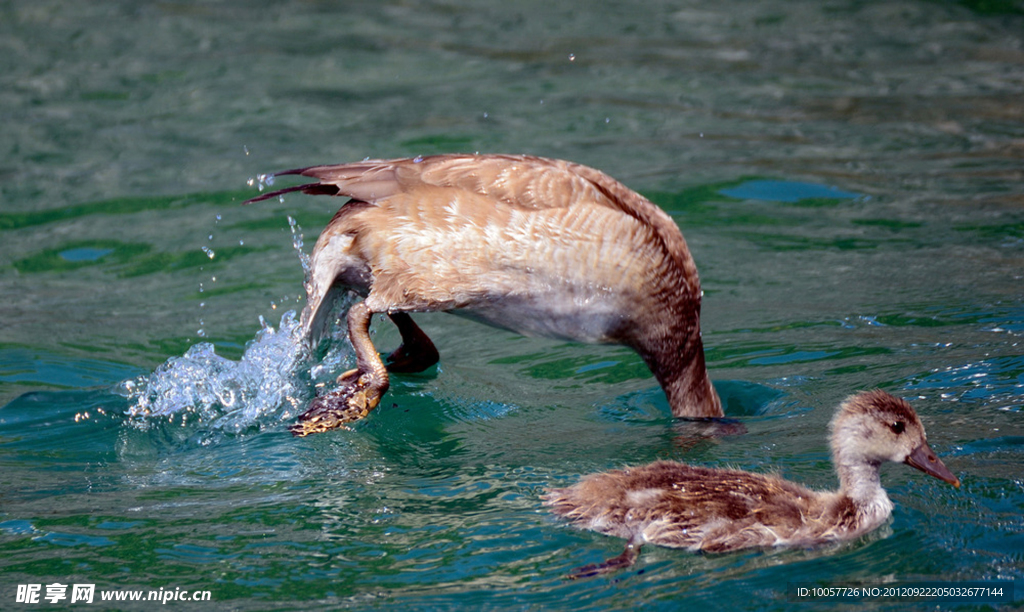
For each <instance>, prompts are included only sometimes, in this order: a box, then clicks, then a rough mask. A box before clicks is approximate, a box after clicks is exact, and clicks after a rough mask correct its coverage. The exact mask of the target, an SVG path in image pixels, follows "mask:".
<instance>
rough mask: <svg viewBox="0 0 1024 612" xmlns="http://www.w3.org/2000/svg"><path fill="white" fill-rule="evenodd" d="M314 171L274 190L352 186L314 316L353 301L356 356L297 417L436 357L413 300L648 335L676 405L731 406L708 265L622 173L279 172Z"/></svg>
mask: <svg viewBox="0 0 1024 612" xmlns="http://www.w3.org/2000/svg"><path fill="white" fill-rule="evenodd" d="M281 175H300V176H304V177H309V178H313V179H315V180H316V182H311V183H306V184H302V185H296V186H292V187H287V188H284V189H279V190H276V191H272V192H269V193H264V194H262V195H260V196H258V197H255V198H252V199H251V200H248V201H247V202H246V203H247V204H248V203H251V202H257V201H260V200H266V199H268V198H273V197H278V196H280V195H282V194H285V193H289V192H302V193H306V194H311V195H331V196H341V197H345V198H348V201H347V202H346V203H345V204H343V205H342V206H341V208H340V209H339V210H338V212H337V214H335V215H334V218H333V219H331V221H330V222H329V223H328V225H327V227H326V228H324V230H323V232H321V234H320V237H319V238H318V239H317V241H316V245H315V246H314V247H313V251H312V253H311V255H310V262H311V273H310V277H309V279H308V280H307V282H306V305H305V308H304V309H303V312H302V316H301V319H302V324H303V329H304V332H305V335H306V337H307V338H308V339H309V341H310V342H311V343H316V342H317V340H318V339H319V338H320V337H321V336H322V334H323V333H324V331H325V330H326V329H327V326H329V325H330V324H332V323H333V322H332V321H331V317H330V312H331V308H332V305H333V304H334V302H335V301H336V300H337V299H338V298H339V297H341V296H342V295H344V294H345V293H346V292H348V291H353V292H355V293H356V294H358V295H359V296H361V297H362V298H363V300H362V301H361V302H357V303H355V304H354V305H353V306H352V307H351V308H350V309H349V311H348V314H347V325H348V333H349V339H350V340H351V342H352V345H353V347H354V349H355V356H356V366H357V367H356V368H355V369H354V370H351V371H349V372H346V373H344V374H342V375H341V376H339V377H338V379H337V385H338V386H337V388H336V389H334V390H331V391H329V392H327V393H325V394H323V395H320V396H319V397H317V398H315V399H314V400H313V401H312V402H311V405H310V407H309V409H308V410H307V411H306V412H305V413H304V414H302V415H301V416H300V417H299V421H298V423H296V424H295V425H294V426H293V427H292V432H293V433H294V434H295V435H300V436H302V435H307V434H310V433H314V432H321V431H327V430H330V429H334V428H336V427H339V426H342V425H343V424H344V423H347V422H351V421H355V420H357V419H361V418H363V417H365V416H366V415H367V414H368V413H369V412H370V410H372V409H373V408H374V407H375V406H376V405H377V404H378V403H379V402H380V399H381V396H382V395H383V394H384V393H385V392H386V391H387V389H388V384H389V381H388V374H389V372H419V371H423V370H425V369H427V368H429V367H430V366H432V365H433V364H435V363H436V362H437V361H438V352H437V349H436V348H435V347H434V344H433V342H431V340H430V338H429V337H427V335H426V334H425V333H424V332H423V331H422V330H421V329H420V328H419V326H417V325H416V323H415V322H414V321H413V319H412V317H411V316H410V313H416V312H433V311H443V312H451V313H455V314H461V315H464V316H466V317H469V318H471V319H475V320H478V321H481V322H484V323H487V324H490V325H493V326H495V327H499V328H504V329H508V330H511V331H514V332H517V333H520V334H524V335H532V336H544V337H549V338H559V339H566V340H573V341H579V342H588V343H609V344H621V345H625V346H628V347H630V348H632V349H633V350H635V351H636V352H637V353H638V354H639V355H640V356H641V357H642V358H643V360H644V362H645V363H646V364H647V365H648V367H649V368H650V369H651V372H652V373H653V374H654V376H655V378H656V379H657V380H658V382H659V383H660V385H661V387H662V388H663V389H664V391H665V394H666V396H667V398H668V402H669V405H670V406H671V408H672V414H673V415H674V416H677V417H689V418H706V417H721V416H723V413H722V404H721V401H720V400H719V397H718V395H717V394H716V393H715V390H714V387H713V386H712V385H711V381H710V379H709V378H708V373H707V369H706V366H705V363H704V348H703V344H702V342H701V332H700V301H701V290H700V281H699V279H698V277H697V267H696V265H695V264H694V262H693V258H692V257H691V256H690V251H689V249H687V246H686V241H685V240H684V239H683V235H682V234H681V233H680V231H679V228H678V227H677V226H676V224H675V223H674V222H673V221H672V218H671V217H669V216H668V215H667V214H666V213H665V212H664V211H662V210H661V209H660V208H658V207H657V206H655V205H654V204H652V203H651V202H650V201H648V200H647V199H646V198H644V197H643V196H641V195H640V194H638V193H636V192H634V191H632V190H631V189H629V188H627V187H626V186H625V185H623V184H622V183H619V182H618V181H616V180H614V179H612V178H611V177H609V176H608V175H606V174H604V173H602V172H600V171H598V170H594V169H593V168H589V167H587V166H583V165H580V164H575V163H572V162H567V161H561V160H555V159H545V158H540V157H531V156H527V155H435V156H430V157H416V158H408V159H390V160H366V161H362V162H356V163H348V164H341V165H334V166H313V167H309V168H299V169H295V170H287V171H284V172H278V173H276V174H275V175H273V176H281ZM374 313H386V314H387V315H388V317H390V319H391V321H392V322H394V324H395V325H396V326H397V328H398V330H399V332H400V334H401V338H402V341H401V345H400V346H399V347H398V348H397V349H396V350H395V351H394V352H392V353H391V354H390V355H389V356H388V357H387V361H388V363H387V364H386V365H385V363H384V361H383V360H382V359H381V357H380V356H379V355H378V354H377V351H376V350H375V349H374V346H373V343H372V342H371V340H370V334H369V325H370V319H371V316H372V315H373V314H374Z"/></svg>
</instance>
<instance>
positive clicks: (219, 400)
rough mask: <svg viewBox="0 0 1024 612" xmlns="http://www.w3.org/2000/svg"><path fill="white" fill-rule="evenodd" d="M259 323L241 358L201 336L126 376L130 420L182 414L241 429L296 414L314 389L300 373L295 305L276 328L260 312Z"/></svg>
mask: <svg viewBox="0 0 1024 612" xmlns="http://www.w3.org/2000/svg"><path fill="white" fill-rule="evenodd" d="M260 325H261V329H260V330H259V332H257V333H256V336H255V338H253V340H251V341H250V342H249V343H248V344H247V345H246V348H245V353H244V354H243V355H242V358H241V359H240V360H239V361H232V360H230V359H227V358H224V357H221V356H220V355H217V353H216V348H215V347H214V345H213V344H210V343H208V342H201V343H199V344H195V345H193V346H192V347H190V348H189V349H188V350H187V351H186V352H185V354H184V355H182V356H180V357H172V358H171V359H168V360H167V362H166V363H164V364H163V365H162V366H160V367H158V368H157V369H156V370H155V371H154V372H153V373H152V374H149V375H146V376H140V377H137V378H134V379H130V380H126V381H124V382H122V383H121V384H120V385H119V387H118V392H119V394H120V395H122V396H124V397H125V398H127V399H128V400H129V402H130V406H129V409H128V416H129V421H130V422H132V423H134V424H136V425H138V426H140V427H143V428H144V427H146V426H147V425H148V424H149V423H151V422H152V421H153V420H154V417H169V418H168V420H172V419H173V418H174V417H180V418H181V421H182V422H183V423H187V422H189V421H193V422H195V421H198V422H199V423H201V424H203V425H204V426H206V427H207V428H210V429H213V430H221V431H225V432H231V433H238V432H240V431H242V430H244V429H247V428H249V427H251V426H253V425H258V424H259V423H261V422H267V423H268V424H269V423H270V422H274V421H280V420H285V419H289V418H291V417H293V416H295V415H296V414H297V413H298V412H300V411H301V408H302V407H303V406H304V405H305V403H306V401H307V400H308V399H309V398H310V397H311V394H312V391H311V389H310V384H309V383H308V382H307V381H303V380H302V378H303V377H302V376H301V374H302V370H303V368H302V367H301V366H302V365H303V363H304V362H305V361H306V359H307V357H308V350H307V349H306V347H305V342H303V340H302V326H301V324H300V323H299V322H298V320H297V319H296V316H295V312H294V311H288V312H286V313H284V315H283V316H282V317H281V323H280V326H279V328H278V329H274V328H273V327H272V326H270V325H268V324H267V323H266V321H264V320H263V318H262V317H260ZM307 380H308V379H307Z"/></svg>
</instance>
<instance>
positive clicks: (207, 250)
mask: <svg viewBox="0 0 1024 612" xmlns="http://www.w3.org/2000/svg"><path fill="white" fill-rule="evenodd" d="M202 249H203V252H204V253H206V256H207V257H209V258H210V259H213V258H214V257H216V255H217V254H216V253H214V252H213V249H211V248H210V247H208V246H204V247H202Z"/></svg>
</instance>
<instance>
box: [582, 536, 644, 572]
mask: <svg viewBox="0 0 1024 612" xmlns="http://www.w3.org/2000/svg"><path fill="white" fill-rule="evenodd" d="M641 545H642V542H640V541H637V540H636V539H633V540H631V541H630V542H629V544H627V545H626V550H624V551H622V554H621V555H618V556H617V557H612V558H611V559H608V560H607V561H604V562H602V563H592V564H590V565H584V566H583V567H577V568H576V569H574V570H572V571H571V572H569V573H568V574H566V576H565V578H566V579H567V580H577V579H579V578H591V577H593V576H600V575H601V574H610V573H612V572H616V571H618V570H621V569H624V568H627V567H629V566H630V565H633V564H634V563H635V562H636V559H637V557H639V556H640V546H641Z"/></svg>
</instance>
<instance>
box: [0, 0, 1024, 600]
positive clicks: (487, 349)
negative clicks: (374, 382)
mask: <svg viewBox="0 0 1024 612" xmlns="http://www.w3.org/2000/svg"><path fill="white" fill-rule="evenodd" d="M0 15H2V19H0V40H2V41H3V43H2V45H0V49H2V51H0V92H2V93H0V112H2V113H3V119H4V122H3V123H4V128H3V133H4V137H3V138H2V139H0V142H2V143H3V146H2V147H0V292H2V294H3V296H4V299H3V301H2V303H0V314H2V320H3V322H4V323H3V324H0V598H2V600H3V601H4V602H9V603H7V604H6V605H4V606H0V607H9V606H13V605H15V604H14V603H13V602H14V598H15V592H16V588H17V586H18V585H19V584H30V583H39V584H47V583H52V582H64V583H75V582H81V583H95V584H96V585H97V588H105V589H152V590H156V589H159V588H164V589H168V588H169V589H174V588H181V589H190V590H191V589H202V590H209V591H211V594H212V599H213V601H214V602H215V603H218V604H219V605H221V606H226V607H232V608H234V609H243V610H250V609H252V610H257V609H307V608H308V609H321V608H323V607H324V606H332V607H338V608H354V609H368V608H377V607H387V608H390V607H402V608H412V609H438V608H439V609H445V608H456V607H475V608H489V609H501V608H513V609H564V608H568V607H571V608H573V609H578V610H589V609H593V610H610V609H629V610H633V609H638V608H639V607H641V606H649V607H653V608H654V609H679V608H683V607H692V606H695V605H696V606H699V605H702V604H703V605H709V606H714V607H729V608H732V609H788V608H790V607H791V606H792V605H793V604H792V602H788V601H787V600H786V585H787V584H788V583H791V582H795V581H803V582H819V583H822V584H833V583H842V582H850V581H854V582H867V583H877V582H881V581H883V580H889V581H891V580H896V581H902V580H931V581H940V582H954V581H968V580H1014V581H1017V584H1018V585H1019V584H1020V581H1021V580H1022V579H1024V537H1022V535H1021V534H1022V532H1024V521H1022V516H1024V479H1022V476H1021V469H1020V466H1021V465H1022V459H1024V427H1022V425H1021V410H1022V405H1024V357H1022V354H1024V351H1022V350H1021V349H1022V344H1021V343H1022V342H1024V338H1022V334H1024V284H1022V276H1024V206H1022V205H1024V188H1022V184H1024V182H1022V180H1021V179H1022V178H1024V177H1022V171H1021V169H1022V168H1024V112H1022V109H1024V106H1022V104H1021V100H1022V99H1024V37H1022V32H1024V7H1022V6H1021V5H1020V3H1019V2H1016V3H1015V2H1009V1H1008V2H1002V3H973V2H962V3H961V2H946V1H903V2H871V1H868V2H846V1H837V2H800V1H797V2H778V1H768V2H759V3H747V2H732V1H727V2H724V3H723V2H718V3H714V4H707V3H669V2H651V3H644V4H642V5H637V4H635V3H611V2H596V3H588V4H587V5H586V6H583V5H580V6H574V5H566V4H564V3H563V4H559V3H550V2H548V3H541V2H526V3H507V2H505V3H498V2H473V3H469V2H444V3H442V2H412V3H409V2H347V3H341V4H332V3H310V2H286V3H261V2H256V3H253V2H233V1H230V0H225V1H220V2H209V3H198V2H183V3H158V4H145V3H143V4H139V3H135V2H113V1H102V2H90V3H72V2H59V1H50V2H45V1H44V2H39V1H33V2H22V1H17V0H16V1H14V2H8V3H5V4H4V5H3V6H2V7H0ZM448 151H462V152H473V151H481V152H522V153H532V154H538V155H545V156H550V157H559V158H566V159H571V160H574V161H578V162H582V163H585V164H588V165H591V166H594V167H597V168H600V169H602V170H605V171H606V172H608V173H610V174H611V175H613V176H615V177H616V178H618V179H620V180H622V181H623V182H625V183H626V184H627V185H629V186H630V187H633V188H634V189H636V190H638V191H640V192H642V193H644V194H645V195H647V196H648V197H649V198H651V199H652V200H653V201H655V202H656V203H657V204H659V205H660V206H662V207H663V208H664V209H665V210H667V211H668V212H669V213H670V214H671V215H672V216H673V218H674V219H675V220H676V221H677V223H678V224H679V225H680V227H681V228H682V229H683V232H684V234H685V236H686V238H687V241H688V243H689V245H690V248H691V250H692V251H693V253H694V257H695V259H696V261H697V264H698V267H699V269H700V272H701V279H702V284H703V287H704V290H705V300H704V306H703V324H704V339H705V344H706V347H707V357H708V362H709V366H710V370H711V375H712V378H713V379H714V381H715V383H716V386H717V387H718V389H719V392H720V393H721V395H722V396H723V400H724V401H725V403H726V410H727V412H728V413H729V414H730V415H732V416H734V417H736V418H737V419H738V420H739V421H740V422H741V423H742V424H743V426H744V427H745V429H746V433H745V434H743V435H738V436H729V437H724V438H711V439H709V438H707V437H705V436H703V435H702V432H701V431H700V430H699V429H697V428H694V427H693V426H692V425H687V424H686V423H680V422H676V421H674V420H673V419H672V418H671V417H670V413H669V409H668V406H667V404H666V401H665V399H664V396H663V395H662V394H661V392H660V390H659V389H658V387H657V385H656V384H655V383H654V381H653V379H652V378H651V376H650V374H649V373H648V372H647V370H646V368H645V367H644V365H643V363H642V362H641V361H640V360H639V358H638V357H636V356H635V355H633V354H632V353H630V352H629V351H627V350H624V349H620V348H615V347H593V346H580V345H574V344H564V343H559V342H552V341H548V340H537V339H524V338H520V337H517V336H515V335H512V334H508V333H505V332H502V331H497V330H493V329H490V328H486V327H482V326H480V325H476V324H474V323H471V322H468V321H464V320H461V319H458V318H455V317H449V316H447V315H442V314H431V315H421V316H419V318H418V320H419V321H420V323H421V325H422V326H423V328H424V329H425V330H426V331H427V333H428V334H429V335H430V336H431V337H432V338H434V340H435V342H436V344H437V346H438V348H439V350H440V352H441V355H442V358H441V363H440V364H439V365H438V366H437V367H436V368H435V369H432V370H430V371H428V372H426V373H424V374H420V375H410V376H396V377H395V378H394V380H393V382H392V387H391V390H390V392H389V393H388V395H387V396H386V397H385V399H384V401H383V402H382V405H381V407H380V408H379V409H378V410H377V411H375V413H374V414H373V415H372V416H371V417H370V418H369V419H367V420H365V421H364V422H361V423H359V424H358V425H356V426H355V427H354V428H353V430H352V431H337V432H332V433H330V434H326V435H320V436H313V437H309V438H303V439H295V438H293V437H292V436H291V435H290V434H289V433H288V431H287V426H288V424H290V423H291V422H292V421H293V419H294V416H295V415H296V414H297V413H298V412H301V410H302V407H303V405H304V402H305V401H307V400H308V397H309V395H310V393H311V385H312V384H314V383H315V382H316V381H317V380H326V379H329V378H330V376H331V374H332V372H333V373H335V374H336V373H337V372H338V371H340V370H342V369H344V368H345V367H347V364H348V363H349V362H348V361H347V360H349V359H350V357H349V356H348V354H347V352H346V350H345V347H344V339H343V337H341V336H340V335H338V336H337V337H336V338H335V341H334V344H333V345H332V351H331V353H330V354H329V356H328V359H327V365H326V367H321V368H312V369H311V363H310V362H309V361H308V355H303V354H301V352H299V351H297V350H296V346H297V345H296V343H295V341H294V338H293V337H292V336H291V335H290V330H291V328H292V324H293V323H292V320H291V318H290V315H288V313H289V312H293V311H297V310H299V309H301V307H302V303H303V302H302V299H303V298H302V281H303V269H302V261H301V256H300V253H302V252H308V250H309V248H310V245H311V244H312V242H313V240H314V239H315V237H316V235H317V234H318V233H319V231H320V229H321V228H322V227H323V225H324V224H325V223H326V222H327V221H328V220H329V219H330V217H331V215H332V214H333V213H334V211H335V209H336V206H337V202H336V201H332V200H330V199H328V198H312V197H306V196H299V195H292V196H289V197H287V198H285V199H284V201H283V202H279V201H276V200H274V201H267V202H262V203H260V204H259V205H257V206H251V207H241V206H239V203H240V202H241V201H242V200H244V199H246V198H247V197H251V196H252V195H254V194H255V193H256V190H255V188H253V187H250V186H249V184H248V183H249V181H250V179H254V178H255V177H257V176H258V175H259V174H261V173H265V172H270V171H273V170H278V169H284V168H292V167H298V166H304V165H312V164H319V163H331V162H341V161H348V160H358V159H362V158H364V157H391V156H415V155H426V154H431V153H439V152H448ZM297 249H298V250H297ZM375 329H376V331H375V342H376V343H377V345H378V347H379V348H380V349H381V350H382V351H385V350H390V349H391V348H393V347H394V346H396V345H397V343H398V335H397V333H396V332H395V330H394V329H393V328H392V327H391V326H390V324H388V323H386V322H379V323H377V324H376V325H375ZM871 387H881V388H884V389H886V390H888V391H891V392H893V393H895V394H897V395H901V396H903V397H907V398H908V399H910V400H911V401H912V403H913V405H914V406H915V408H916V409H917V411H918V413H919V414H920V415H921V418H922V420H923V421H924V423H925V426H926V428H927V430H928V434H929V441H930V443H931V445H932V446H933V447H934V448H935V450H936V451H937V452H938V453H939V454H940V456H941V457H942V458H943V461H945V462H946V464H947V465H948V466H949V467H950V469H951V470H952V471H953V472H954V473H956V474H957V475H958V476H959V477H960V478H961V480H962V481H963V487H962V488H961V489H960V490H955V489H952V488H951V487H949V486H947V485H945V484H944V483H941V482H939V481H937V480H934V479H930V478H928V477H926V476H924V475H923V474H920V473H918V472H916V471H914V470H911V469H909V468H907V467H906V466H888V467H886V468H885V469H884V470H883V475H882V477H883V483H884V484H885V486H886V487H887V489H888V491H889V495H890V497H891V498H892V499H893V501H894V502H895V504H896V509H895V511H894V514H893V519H892V521H891V522H890V523H889V524H888V525H887V526H885V527H884V528H883V529H881V530H879V531H878V532H876V533H874V534H871V535H870V536H867V537H865V538H863V539H862V540H859V541H856V542H852V543H849V544H845V545H842V546H838V547H832V548H827V549H823V550H780V551H767V552H764V551H754V552H746V553H738V554H729V555H693V554H689V553H685V552H681V551H673V550H667V549H656V548H650V549H648V550H645V551H644V553H643V555H642V556H641V558H640V561H639V562H638V564H637V565H636V566H635V567H634V568H631V569H630V570H629V571H625V572H621V573H620V574H617V575H615V576H611V577H605V578H597V579H592V580H587V581H580V582H568V581H565V580H564V579H563V578H562V577H563V576H564V575H565V574H566V573H567V572H568V571H569V570H571V569H572V568H574V567H577V566H579V565H583V564H586V563H593V562H597V561H601V560H603V559H605V558H607V557H610V556H612V555H615V554H618V553H619V552H620V551H621V548H622V546H623V543H622V542H621V541H618V540H615V539H613V538H607V537H603V536H600V535H597V534H592V533H589V532H579V531H576V530H573V529H571V528H569V527H567V526H565V525H563V524H561V523H559V522H558V521H556V520H554V519H553V518H552V517H551V516H550V515H549V514H548V513H546V512H545V511H544V510H543V508H542V507H541V505H540V500H539V498H540V495H541V494H542V493H543V492H544V490H545V489H546V488H548V487H551V486H563V485H567V484H569V483H572V482H575V481H576V480H577V478H578V477H579V476H580V475H581V474H585V473H590V472H593V471H597V470H604V469H609V468H613V467H619V466H622V465H625V464H630V463H640V462H646V461H651V460H654V459H658V458H674V459H678V460H684V461H689V462H694V463H700V464H704V465H713V466H733V467H740V468H745V469H752V470H774V471H776V472H778V473H780V474H782V475H783V476H785V477H788V478H792V479H794V480H798V481H800V482H802V483H806V484H808V485H810V486H813V487H819V488H827V487H832V486H834V484H835V478H834V475H833V473H832V470H831V467H830V465H829V461H828V450H827V447H826V444H825V429H826V425H827V423H828V421H829V419H830V417H831V414H832V410H833V407H834V406H835V405H836V404H837V403H838V402H839V401H840V400H841V399H842V398H844V397H845V396H847V395H848V394H850V393H852V392H854V391H857V390H861V389H866V388H871ZM1019 589H1020V587H1019V586H1018V599H1019V598H1020V597H1021V596H1020V594H1019V593H1020V591H1019ZM167 605H168V606H171V605H184V604H170V603H169V604H167ZM41 606H42V607H47V606H49V607H59V606H53V605H52V604H48V603H44V604H41ZM942 606H949V605H948V604H942V605H940V608H941V607H942ZM804 607H808V608H809V609H811V608H814V607H815V606H813V605H807V606H804ZM821 607H823V608H824V607H827V606H825V605H823V606H821ZM891 607H892V608H907V609H911V608H913V607H915V606H914V605H912V604H909V603H906V602H903V603H900V602H895V603H892V604H891ZM140 609H141V608H140Z"/></svg>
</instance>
